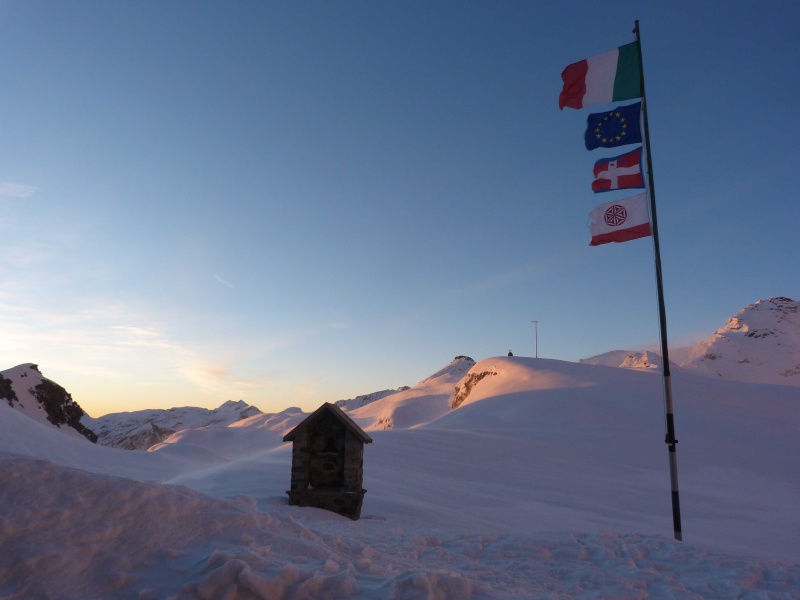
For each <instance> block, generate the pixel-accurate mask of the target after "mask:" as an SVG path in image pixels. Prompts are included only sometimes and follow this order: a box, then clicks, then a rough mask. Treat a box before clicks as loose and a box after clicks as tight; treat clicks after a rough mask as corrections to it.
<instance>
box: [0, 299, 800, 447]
mask: <svg viewBox="0 0 800 600" xmlns="http://www.w3.org/2000/svg"><path fill="white" fill-rule="evenodd" d="M799 307H800V303H798V302H797V301H795V300H792V299H790V298H784V297H775V298H767V299H765V300H759V301H758V302H755V303H754V304H751V305H749V306H747V307H746V308H744V309H742V310H741V311H739V312H738V313H737V314H736V315H734V316H733V317H731V318H730V319H728V322H727V323H726V325H725V326H724V327H722V328H720V329H718V330H717V331H716V332H715V333H714V334H713V335H712V336H711V337H710V338H709V339H707V340H705V341H702V342H699V343H697V344H695V345H693V346H691V347H689V348H681V349H677V350H676V351H675V352H674V355H673V352H672V351H671V352H670V357H671V359H672V360H671V361H670V364H671V365H673V366H674V367H675V368H677V369H684V370H686V371H687V372H691V373H693V374H699V375H706V376H713V377H718V378H722V379H727V380H732V381H744V382H750V383H770V384H780V385H791V386H800V308H799ZM675 357H681V358H680V359H679V360H678V361H677V362H676V361H675ZM580 362H581V363H585V364H592V365H602V366H613V367H623V368H636V369H645V368H646V369H659V368H661V365H662V361H661V357H660V356H659V355H658V354H657V353H655V352H632V351H624V350H614V351H611V352H606V353H604V354H601V355H598V356H595V357H591V358H587V359H583V360H581V361H580ZM475 364H476V363H475V361H474V360H473V359H472V358H470V357H468V356H457V357H456V358H455V359H454V360H453V361H452V362H451V363H450V364H448V365H446V366H445V367H443V368H442V369H440V370H438V371H437V372H436V373H434V374H433V375H431V376H430V377H428V378H426V379H424V380H422V381H421V382H419V383H418V384H417V385H415V386H413V387H408V386H403V387H400V388H398V389H395V390H390V389H387V390H382V391H378V392H372V393H370V394H364V395H361V396H357V397H356V398H352V399H348V400H339V401H337V402H336V405H337V406H339V407H341V408H342V409H343V410H345V411H348V412H351V413H356V414H357V415H358V416H359V418H360V419H362V420H363V421H362V422H364V423H365V425H366V426H367V427H368V428H369V429H392V428H404V427H409V426H413V425H416V424H418V420H419V418H420V415H422V416H423V419H425V418H429V419H431V420H432V419H434V418H437V417H439V416H441V415H442V414H444V413H445V412H447V411H449V410H452V409H454V408H456V407H458V406H460V405H461V404H462V403H464V402H465V400H466V399H467V397H468V395H469V393H470V391H471V389H472V388H473V387H474V386H475V385H477V383H478V382H479V381H481V380H482V379H484V378H485V377H489V376H491V375H493V374H494V373H493V372H492V371H491V370H488V371H485V372H484V371H481V372H480V373H477V372H473V371H472V367H473V366H475ZM389 396H392V402H391V403H385V402H383V403H381V402H378V401H379V400H382V399H384V398H387V397H389ZM0 400H4V401H6V402H8V404H9V405H10V406H12V407H14V408H17V409H18V410H21V411H23V412H25V414H27V415H28V416H30V417H32V418H34V419H36V420H38V421H40V422H43V423H49V424H50V425H55V426H56V427H59V428H61V429H62V430H63V431H65V432H66V433H71V434H72V435H80V436H83V437H85V438H86V439H89V440H91V441H97V443H99V444H102V445H106V446H114V447H117V448H123V449H129V450H147V449H148V448H151V447H152V446H154V445H156V444H159V443H161V442H164V441H165V440H167V439H168V438H169V437H170V436H171V435H173V434H175V433H177V432H180V431H186V430H190V429H198V428H204V427H213V426H216V427H226V426H228V425H230V424H232V423H236V422H238V421H241V420H243V419H247V418H250V417H252V416H254V415H260V414H262V411H261V410H259V409H258V408H257V407H255V406H252V405H249V404H247V403H246V402H243V401H241V400H239V401H233V400H228V401H227V402H225V403H223V404H222V405H220V406H219V407H218V408H215V409H205V408H196V407H181V408H170V409H166V410H160V409H153V410H140V411H134V412H121V413H112V414H108V415H104V416H102V417H99V418H91V417H89V416H88V415H85V414H84V412H83V410H82V409H81V407H80V406H79V405H78V404H77V403H76V402H75V401H74V400H73V399H72V397H71V396H70V394H69V393H68V392H67V391H66V390H65V389H64V388H63V387H61V386H59V385H58V384H56V383H55V382H53V381H51V380H49V379H47V378H46V377H44V376H43V375H42V373H41V372H40V371H39V369H38V366H37V365H35V364H32V363H26V364H22V365H18V366H16V367H13V368H12V369H8V370H6V371H0ZM389 406H391V409H387V408H386V407H389ZM373 407H374V408H373ZM297 410H298V411H299V409H297ZM284 412H285V411H284ZM411 414H413V415H414V417H413V419H412V420H410V416H409V415H411ZM412 421H413V422H412Z"/></svg>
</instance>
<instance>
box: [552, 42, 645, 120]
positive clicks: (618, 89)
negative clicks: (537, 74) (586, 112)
mask: <svg viewBox="0 0 800 600" xmlns="http://www.w3.org/2000/svg"><path fill="white" fill-rule="evenodd" d="M561 79H563V80H564V88H563V89H562V90H561V95H560V96H559V97H558V107H559V108H560V109H562V110H563V109H564V107H565V106H568V107H569V108H583V107H584V106H589V105H591V104H609V103H611V102H618V101H620V100H630V99H631V98H641V97H642V71H641V68H640V67H639V44H638V42H631V43H630V44H625V45H624V46H620V47H619V48H614V49H613V50H610V51H608V52H604V53H603V54H598V55H597V56H593V57H591V58H586V59H584V60H581V61H579V62H576V63H572V64H571V65H569V66H568V67H567V68H566V69H564V71H562V73H561Z"/></svg>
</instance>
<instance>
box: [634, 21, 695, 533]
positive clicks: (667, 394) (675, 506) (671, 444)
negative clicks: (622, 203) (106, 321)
mask: <svg viewBox="0 0 800 600" xmlns="http://www.w3.org/2000/svg"><path fill="white" fill-rule="evenodd" d="M633 32H634V34H635V35H636V43H637V45H638V50H639V71H640V73H641V77H642V120H643V123H644V144H645V148H646V154H647V184H648V191H649V192H650V194H649V195H650V224H651V229H652V233H653V255H654V260H655V271H656V290H657V292H658V318H659V323H660V327H661V358H662V361H663V363H664V365H663V368H662V373H663V381H664V412H665V428H666V435H665V438H664V441H665V442H666V443H667V445H668V448H669V474H670V485H671V489H672V524H673V529H674V532H675V539H676V540H682V539H683V532H682V530H681V503H680V494H679V493H678V457H677V452H676V446H675V445H676V444H677V443H678V440H676V439H675V418H674V413H673V405H672V381H671V376H670V369H669V348H668V344H667V311H666V308H665V306H664V285H663V283H662V280H661V251H660V250H659V243H658V218H657V216H656V190H655V184H654V182H653V158H652V153H651V151H650V125H649V122H648V120H647V97H646V94H645V87H644V67H643V64H642V63H643V61H642V42H641V36H640V32H639V20H638V19H637V20H636V21H635V27H634V30H633Z"/></svg>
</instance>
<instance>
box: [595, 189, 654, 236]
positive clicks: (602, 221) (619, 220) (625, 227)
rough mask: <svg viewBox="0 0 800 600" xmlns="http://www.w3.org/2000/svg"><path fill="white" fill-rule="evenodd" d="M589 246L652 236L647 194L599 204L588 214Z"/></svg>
mask: <svg viewBox="0 0 800 600" xmlns="http://www.w3.org/2000/svg"><path fill="white" fill-rule="evenodd" d="M589 232H590V233H591V234H592V241H591V242H589V245H590V246H599V245H601V244H608V243H610V242H628V241H630V240H636V239H639V238H643V237H647V236H650V235H653V232H652V231H651V229H650V211H649V210H648V208H647V192H642V193H641V194H637V195H635V196H631V197H630V198H625V199H623V200H617V201H616V202H607V203H606V204H601V205H600V206H598V207H597V208H595V209H594V210H593V211H592V212H590V213H589Z"/></svg>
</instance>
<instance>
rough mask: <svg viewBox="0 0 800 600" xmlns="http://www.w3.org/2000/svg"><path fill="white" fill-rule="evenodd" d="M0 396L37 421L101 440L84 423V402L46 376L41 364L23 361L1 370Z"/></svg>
mask: <svg viewBox="0 0 800 600" xmlns="http://www.w3.org/2000/svg"><path fill="white" fill-rule="evenodd" d="M0 399H3V400H5V401H6V402H8V405H9V406H10V407H11V408H14V409H16V410H19V411H20V412H22V413H24V414H25V415H26V416H28V417H30V418H32V419H33V420H35V421H38V422H40V423H46V424H49V425H52V426H55V427H57V428H59V429H61V430H62V431H63V432H64V433H67V434H69V435H78V436H79V437H84V438H86V439H88V440H89V441H91V442H96V441H97V436H96V435H95V434H94V432H92V431H91V430H90V429H88V428H87V427H86V426H85V425H83V424H82V423H81V417H83V415H84V412H83V409H82V408H81V407H80V405H79V404H78V403H77V402H75V401H74V400H73V399H72V396H71V395H70V394H69V393H68V392H67V391H66V390H65V389H64V388H63V387H61V386H60V385H58V384H57V383H56V382H54V381H51V380H50V379H47V377H45V376H44V375H42V372H41V371H40V370H39V365H36V364H34V363H23V364H21V365H17V366H16V367H12V368H11V369H7V370H5V371H0ZM62 425H64V426H65V427H64V428H63V429H62V427H61V426H62Z"/></svg>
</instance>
